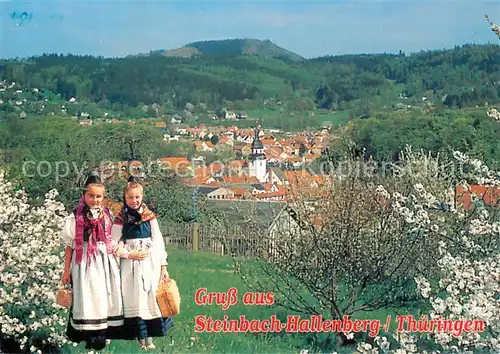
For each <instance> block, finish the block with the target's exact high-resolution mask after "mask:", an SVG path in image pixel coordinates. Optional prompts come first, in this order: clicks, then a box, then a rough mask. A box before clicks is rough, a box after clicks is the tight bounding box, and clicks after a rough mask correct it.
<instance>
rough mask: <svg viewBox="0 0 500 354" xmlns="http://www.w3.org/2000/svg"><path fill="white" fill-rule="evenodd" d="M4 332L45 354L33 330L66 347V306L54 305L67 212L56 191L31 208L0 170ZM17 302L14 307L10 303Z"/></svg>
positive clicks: (0, 310)
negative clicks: (62, 233) (41, 203)
mask: <svg viewBox="0 0 500 354" xmlns="http://www.w3.org/2000/svg"><path fill="white" fill-rule="evenodd" d="M0 194H1V195H2V197H3V202H2V203H1V204H0V330H1V333H2V336H4V337H7V338H12V339H14V340H15V341H16V342H17V343H18V344H19V346H20V349H24V350H26V349H28V350H29V351H30V352H41V349H42V348H40V346H39V345H35V343H34V342H33V339H34V338H32V337H28V336H29V335H30V334H29V333H32V332H35V331H41V332H44V333H45V334H46V335H47V336H48V337H47V339H46V340H45V343H46V344H51V345H55V346H62V345H63V344H65V343H67V340H66V339H65V335H64V326H65V324H66V318H67V315H66V312H67V311H66V310H65V309H62V308H60V306H58V305H56V304H55V293H56V291H57V287H58V283H59V279H60V276H61V272H62V267H63V254H62V249H61V240H60V239H59V235H60V230H61V228H62V226H63V221H64V217H65V216H66V212H65V209H64V206H63V205H62V204H61V203H58V202H56V201H55V198H56V197H57V195H58V193H57V191H55V190H52V191H49V192H48V193H47V194H46V200H45V201H44V203H43V206H40V207H33V206H31V205H30V204H29V202H28V197H27V194H26V193H25V192H24V191H23V190H19V191H15V190H14V186H13V185H12V183H10V182H8V181H6V180H5V173H4V171H2V170H0ZM9 305H14V306H9Z"/></svg>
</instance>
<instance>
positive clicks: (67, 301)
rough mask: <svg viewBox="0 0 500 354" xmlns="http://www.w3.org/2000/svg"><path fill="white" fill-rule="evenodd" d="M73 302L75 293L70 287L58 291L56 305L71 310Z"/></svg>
mask: <svg viewBox="0 0 500 354" xmlns="http://www.w3.org/2000/svg"><path fill="white" fill-rule="evenodd" d="M72 300H73V293H72V291H71V288H69V287H68V286H66V287H62V288H60V289H59V290H58V291H57V294H56V303H57V304H58V305H59V306H62V307H65V308H67V309H69V308H70V307H71V303H72Z"/></svg>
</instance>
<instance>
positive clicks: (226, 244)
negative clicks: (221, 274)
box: [160, 223, 268, 257]
mask: <svg viewBox="0 0 500 354" xmlns="http://www.w3.org/2000/svg"><path fill="white" fill-rule="evenodd" d="M160 227H161V230H162V233H163V236H164V238H165V244H166V245H170V246H174V247H177V248H180V249H183V250H186V251H191V252H198V251H206V252H211V253H215V254H217V255H227V256H231V255H235V256H242V257H260V256H265V254H266V253H267V247H268V246H267V245H268V243H267V241H266V240H267V239H268V238H267V233H265V232H264V233H263V232H261V231H258V230H256V229H252V228H246V229H242V228H240V227H239V226H237V225H234V224H229V225H226V226H221V225H215V224H207V223H185V224H172V223H162V224H161V225H160Z"/></svg>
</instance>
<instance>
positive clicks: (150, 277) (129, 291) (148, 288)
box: [120, 238, 161, 320]
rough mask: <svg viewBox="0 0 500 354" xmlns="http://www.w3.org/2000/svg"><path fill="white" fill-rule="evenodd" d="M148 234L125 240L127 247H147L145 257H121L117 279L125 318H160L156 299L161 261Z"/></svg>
mask: <svg viewBox="0 0 500 354" xmlns="http://www.w3.org/2000/svg"><path fill="white" fill-rule="evenodd" d="M152 245H153V243H152V241H151V238H141V239H131V240H127V241H126V247H127V248H128V249H131V250H132V249H140V248H141V247H143V248H144V249H145V248H148V251H149V252H148V257H147V258H145V259H144V260H142V261H139V260H132V259H124V258H122V259H121V266H120V271H121V280H122V292H123V307H124V315H125V318H137V317H139V318H141V319H143V320H151V319H155V318H161V311H160V308H159V307H158V302H157V301H156V290H157V288H158V283H159V281H160V274H161V265H160V261H159V256H158V252H156V250H155V249H154V248H153V247H152Z"/></svg>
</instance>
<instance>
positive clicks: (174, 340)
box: [64, 249, 301, 353]
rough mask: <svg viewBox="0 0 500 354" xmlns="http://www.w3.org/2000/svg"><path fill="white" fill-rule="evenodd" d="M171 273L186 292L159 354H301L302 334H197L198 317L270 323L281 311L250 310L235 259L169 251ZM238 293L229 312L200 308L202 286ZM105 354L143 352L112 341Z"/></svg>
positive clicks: (159, 341) (135, 346)
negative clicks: (197, 300)
mask: <svg viewBox="0 0 500 354" xmlns="http://www.w3.org/2000/svg"><path fill="white" fill-rule="evenodd" d="M169 273H170V276H171V277H172V278H173V279H175V280H176V282H177V285H178V287H179V291H180V293H181V313H180V314H179V315H177V316H175V317H174V322H175V326H174V327H173V328H171V329H170V330H169V331H168V332H167V335H166V336H165V337H163V338H157V339H155V345H156V350H154V351H152V352H155V353H165V352H175V353H184V352H196V353H197V352H206V351H208V352H212V351H215V352H224V353H227V352H231V353H250V352H260V353H263V352H273V353H275V352H281V353H289V352H297V353H298V352H299V351H300V348H301V347H300V345H301V340H300V338H299V337H298V336H297V335H295V336H294V335H281V336H278V335H265V334H264V333H261V334H252V333H240V334H237V333H220V334H214V333H195V331H194V325H195V322H194V319H195V316H197V315H205V316H211V317H212V318H213V319H222V318H223V316H224V315H225V314H227V315H228V316H229V318H230V319H233V318H234V319H236V318H238V316H240V315H246V317H247V318H248V319H264V318H266V317H269V316H270V315H272V314H275V313H276V312H275V311H273V310H272V309H270V308H266V307H264V306H245V305H243V304H242V303H241V298H242V296H243V293H244V292H245V291H246V290H247V289H246V288H245V287H244V285H243V283H242V281H241V279H240V278H239V276H238V275H237V274H234V271H233V268H232V260H231V258H228V257H218V256H215V255H212V254H206V253H202V252H200V253H196V254H193V253H189V252H184V251H179V250H175V249H171V250H170V251H169ZM231 287H236V288H237V289H238V300H239V302H238V304H236V305H234V306H232V307H230V308H229V309H228V310H227V311H223V310H222V309H221V307H220V306H216V305H208V306H198V305H197V304H196V303H195V301H194V295H195V292H196V290H197V289H198V288H207V290H208V291H209V292H211V291H213V292H226V291H227V290H228V289H229V288H231ZM64 352H66V353H81V352H86V351H85V344H83V343H81V344H80V345H78V346H77V347H73V346H66V347H65V348H64ZM102 352H106V353H141V352H143V351H142V350H140V349H139V347H138V344H137V342H135V341H112V343H111V344H110V345H109V346H107V347H106V349H104V350H103V351H102Z"/></svg>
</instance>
